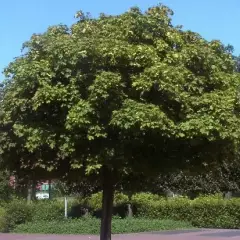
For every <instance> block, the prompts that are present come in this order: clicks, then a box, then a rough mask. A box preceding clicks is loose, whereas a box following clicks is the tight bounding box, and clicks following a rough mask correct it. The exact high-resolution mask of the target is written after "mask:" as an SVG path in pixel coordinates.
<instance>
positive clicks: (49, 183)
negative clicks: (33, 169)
mask: <svg viewBox="0 0 240 240" xmlns="http://www.w3.org/2000/svg"><path fill="white" fill-rule="evenodd" d="M48 185H49V186H48V194H49V200H51V199H52V180H51V179H50V180H49V181H48Z"/></svg>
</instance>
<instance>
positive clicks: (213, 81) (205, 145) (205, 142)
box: [0, 5, 240, 240]
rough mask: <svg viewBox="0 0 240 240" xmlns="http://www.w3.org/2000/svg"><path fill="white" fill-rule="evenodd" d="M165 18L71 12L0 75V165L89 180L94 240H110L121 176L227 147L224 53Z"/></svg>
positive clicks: (230, 125)
mask: <svg viewBox="0 0 240 240" xmlns="http://www.w3.org/2000/svg"><path fill="white" fill-rule="evenodd" d="M172 14H173V12H172V11H171V10H170V9H169V8H167V7H165V6H162V5H159V6H156V7H152V8H149V9H148V10H147V11H146V12H144V13H143V12H141V11H140V9H138V8H132V9H130V10H129V11H128V12H126V13H124V14H121V15H118V16H107V15H104V14H101V15H100V17H99V18H97V19H93V18H91V17H90V16H89V15H84V14H83V13H82V12H78V13H77V15H76V16H77V17H78V19H79V20H78V22H77V23H75V24H73V25H72V26H71V27H70V28H68V27H66V26H64V25H59V26H53V27H50V28H49V29H48V30H47V31H46V32H45V33H43V34H35V35H33V36H32V38H31V40H30V41H29V42H27V43H25V45H24V47H25V49H26V53H25V54H24V55H23V56H21V57H19V58H17V59H16V60H15V61H14V62H12V63H10V65H9V67H8V68H7V69H6V70H5V74H6V78H7V79H6V83H5V86H4V94H3V95H4V97H3V102H2V103H1V108H2V111H3V114H2V116H1V137H0V142H1V153H2V159H3V161H4V163H5V164H6V166H9V168H11V169H12V170H14V169H16V172H20V173H22V174H21V175H23V174H24V173H27V175H26V176H29V178H31V176H32V177H35V178H36V177H37V178H41V177H42V176H43V175H45V174H47V175H49V176H52V177H53V176H54V177H56V176H57V175H58V176H59V175H63V176H65V177H66V178H67V179H72V178H75V176H76V175H78V176H79V175H84V176H85V177H87V178H88V179H90V180H91V178H94V179H96V178H97V179H98V181H99V183H101V185H102V189H103V203H102V206H103V214H102V224H101V236H100V239H101V240H109V239H111V216H112V207H113V196H114V187H115V186H116V185H117V183H118V181H120V180H121V179H122V178H124V177H127V176H130V175H132V174H136V176H138V174H142V175H144V176H147V175H151V176H153V175H155V174H159V173H161V172H165V173H166V172H167V173H170V172H172V171H176V170H177V169H184V168H186V167H187V168H189V169H192V170H193V169H197V171H200V170H201V169H202V170H204V169H206V168H207V167H208V168H211V167H215V166H216V164H217V163H218V152H216V147H212V146H213V144H214V145H215V146H217V145H218V144H219V146H221V147H222V148H224V150H226V146H228V145H229V144H230V145H232V144H233V142H234V141H235V140H236V139H238V138H239V120H240V119H239V114H238V109H239V101H238V99H237V90H236V89H237V87H238V85H239V75H238V74H237V73H235V63H234V61H233V59H232V56H231V54H230V53H229V52H228V51H227V50H226V49H225V48H224V47H223V45H222V44H221V43H220V42H219V41H212V42H208V41H206V40H204V39H203V38H202V37H201V36H200V35H199V34H196V33H193V32H190V31H183V30H182V29H181V28H179V27H174V26H173V25H172V23H171V15H172ZM202 149H208V153H210V154H208V157H207V158H206V155H205V154H204V152H203V151H202ZM229 158H230V157H229ZM230 159H231V158H230ZM133 180H134V181H133ZM133 180H132V181H131V182H130V184H131V185H132V186H134V184H135V185H137V182H136V181H135V180H136V178H133Z"/></svg>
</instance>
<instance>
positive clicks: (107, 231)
mask: <svg viewBox="0 0 240 240" xmlns="http://www.w3.org/2000/svg"><path fill="white" fill-rule="evenodd" d="M102 170H103V171H102V174H103V175H102V181H103V199H102V220H101V233H100V240H111V228H112V211H113V197H114V181H113V173H112V171H111V170H110V169H108V168H107V167H106V166H104V167H103V169H102Z"/></svg>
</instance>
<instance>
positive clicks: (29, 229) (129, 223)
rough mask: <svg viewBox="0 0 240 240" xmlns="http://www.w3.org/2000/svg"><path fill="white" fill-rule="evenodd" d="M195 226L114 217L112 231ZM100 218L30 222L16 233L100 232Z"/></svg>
mask: <svg viewBox="0 0 240 240" xmlns="http://www.w3.org/2000/svg"><path fill="white" fill-rule="evenodd" d="M191 228H193V226H192V225H191V224H190V223H187V222H180V221H173V220H157V219H155V220H153V219H141V218H127V219H118V218H114V219H113V222H112V233H113V234H117V233H138V232H150V231H161V230H180V229H191ZM99 229H100V220H99V219H95V218H82V219H72V220H64V221H51V222H46V221H45V222H29V223H26V224H21V225H18V226H17V227H16V228H15V229H14V230H13V232H14V233H42V234H99Z"/></svg>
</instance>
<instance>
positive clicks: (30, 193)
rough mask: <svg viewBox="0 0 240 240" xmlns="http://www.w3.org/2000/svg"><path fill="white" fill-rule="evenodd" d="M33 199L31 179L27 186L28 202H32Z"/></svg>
mask: <svg viewBox="0 0 240 240" xmlns="http://www.w3.org/2000/svg"><path fill="white" fill-rule="evenodd" d="M31 201H32V181H29V183H28V187H27V203H28V204H30V203H31Z"/></svg>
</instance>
